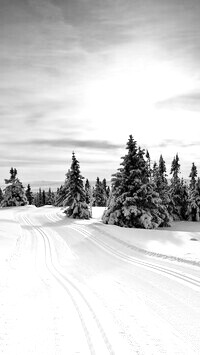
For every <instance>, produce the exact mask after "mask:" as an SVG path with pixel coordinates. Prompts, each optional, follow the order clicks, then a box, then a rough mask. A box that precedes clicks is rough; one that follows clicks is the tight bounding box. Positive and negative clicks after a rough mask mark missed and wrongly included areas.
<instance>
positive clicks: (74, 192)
mask: <svg viewBox="0 0 200 355" xmlns="http://www.w3.org/2000/svg"><path fill="white" fill-rule="evenodd" d="M83 179H84V178H83V176H81V173H80V167H79V162H78V160H77V159H76V157H75V154H74V153H72V164H71V168H70V170H69V171H68V174H67V181H66V185H65V186H66V195H65V199H64V206H67V207H68V208H67V209H66V210H65V211H64V212H65V213H66V215H67V216H68V217H72V218H78V219H89V218H90V217H91V213H90V210H89V208H88V205H87V203H86V193H85V190H84V187H83Z"/></svg>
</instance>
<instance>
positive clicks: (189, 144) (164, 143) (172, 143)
mask: <svg viewBox="0 0 200 355" xmlns="http://www.w3.org/2000/svg"><path fill="white" fill-rule="evenodd" d="M169 146H173V147H174V148H177V147H178V148H190V147H200V140H199V141H193V142H187V141H184V142H183V141H181V140H178V139H164V140H163V141H162V142H160V143H158V144H154V145H151V146H150V148H167V147H169Z"/></svg>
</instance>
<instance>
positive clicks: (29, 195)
mask: <svg viewBox="0 0 200 355" xmlns="http://www.w3.org/2000/svg"><path fill="white" fill-rule="evenodd" d="M26 198H27V201H28V203H29V205H32V203H33V199H34V198H33V193H32V191H31V186H30V184H28V186H27V189H26Z"/></svg>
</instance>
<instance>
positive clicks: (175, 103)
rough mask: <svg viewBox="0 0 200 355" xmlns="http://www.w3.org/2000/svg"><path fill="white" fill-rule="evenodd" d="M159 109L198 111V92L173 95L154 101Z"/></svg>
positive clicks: (199, 108)
mask: <svg viewBox="0 0 200 355" xmlns="http://www.w3.org/2000/svg"><path fill="white" fill-rule="evenodd" d="M156 107H157V108H159V109H166V108H167V109H184V110H188V111H200V92H190V93H187V94H184V95H179V96H175V97H172V98H169V99H167V100H164V101H159V102H157V103H156Z"/></svg>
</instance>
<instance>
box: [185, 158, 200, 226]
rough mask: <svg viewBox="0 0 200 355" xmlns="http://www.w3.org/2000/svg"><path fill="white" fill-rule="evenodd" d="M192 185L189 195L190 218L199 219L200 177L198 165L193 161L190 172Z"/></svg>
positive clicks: (188, 211)
mask: <svg viewBox="0 0 200 355" xmlns="http://www.w3.org/2000/svg"><path fill="white" fill-rule="evenodd" d="M189 177H190V185H189V194H188V195H189V196H188V210H187V213H188V219H189V220H192V221H199V218H200V179H199V178H198V179H196V177H197V167H196V166H195V164H194V163H192V168H191V172H190V175H189Z"/></svg>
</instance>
